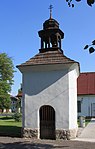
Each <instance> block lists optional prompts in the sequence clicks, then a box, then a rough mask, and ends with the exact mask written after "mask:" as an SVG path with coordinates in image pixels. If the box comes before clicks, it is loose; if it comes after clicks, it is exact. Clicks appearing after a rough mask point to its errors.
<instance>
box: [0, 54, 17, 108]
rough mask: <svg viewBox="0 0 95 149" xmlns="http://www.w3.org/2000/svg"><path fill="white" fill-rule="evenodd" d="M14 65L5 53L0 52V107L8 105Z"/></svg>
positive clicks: (7, 106)
mask: <svg viewBox="0 0 95 149" xmlns="http://www.w3.org/2000/svg"><path fill="white" fill-rule="evenodd" d="M14 72H15V71H14V66H13V62H12V59H11V58H10V57H8V55H7V54H6V53H0V108H1V109H4V108H5V109H6V108H8V109H9V107H10V96H9V92H10V91H11V85H12V84H13V82H14V81H13V77H14Z"/></svg>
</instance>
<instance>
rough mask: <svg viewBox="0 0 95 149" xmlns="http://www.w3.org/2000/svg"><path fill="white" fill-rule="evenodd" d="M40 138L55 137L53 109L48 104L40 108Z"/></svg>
mask: <svg viewBox="0 0 95 149" xmlns="http://www.w3.org/2000/svg"><path fill="white" fill-rule="evenodd" d="M39 114H40V138H41V139H55V110H54V108H53V107H51V106H49V105H44V106H42V107H41V108H40V111H39Z"/></svg>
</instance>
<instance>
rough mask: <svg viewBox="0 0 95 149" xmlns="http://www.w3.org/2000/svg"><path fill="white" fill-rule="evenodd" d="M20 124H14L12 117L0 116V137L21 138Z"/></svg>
mask: <svg viewBox="0 0 95 149" xmlns="http://www.w3.org/2000/svg"><path fill="white" fill-rule="evenodd" d="M21 127H22V123H21V122H15V120H14V119H13V118H12V116H7V117H6V116H0V136H1V135H2V136H14V137H20V136H21Z"/></svg>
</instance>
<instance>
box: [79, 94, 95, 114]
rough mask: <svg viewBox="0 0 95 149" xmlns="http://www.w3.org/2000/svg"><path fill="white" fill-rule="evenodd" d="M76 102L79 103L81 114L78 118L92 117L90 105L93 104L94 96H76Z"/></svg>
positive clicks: (94, 101)
mask: <svg viewBox="0 0 95 149" xmlns="http://www.w3.org/2000/svg"><path fill="white" fill-rule="evenodd" d="M78 101H81V112H79V113H78V116H94V115H93V114H94V113H93V110H92V104H93V103H95V95H81V96H78Z"/></svg>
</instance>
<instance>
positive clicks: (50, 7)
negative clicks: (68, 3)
mask: <svg viewBox="0 0 95 149" xmlns="http://www.w3.org/2000/svg"><path fill="white" fill-rule="evenodd" d="M52 8H53V6H52V5H50V6H49V9H50V19H51V18H52Z"/></svg>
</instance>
